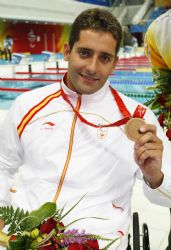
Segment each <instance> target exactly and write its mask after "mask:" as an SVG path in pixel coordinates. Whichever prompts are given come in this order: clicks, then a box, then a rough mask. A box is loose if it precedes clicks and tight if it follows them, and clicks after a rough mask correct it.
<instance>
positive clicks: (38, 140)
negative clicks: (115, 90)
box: [0, 82, 171, 250]
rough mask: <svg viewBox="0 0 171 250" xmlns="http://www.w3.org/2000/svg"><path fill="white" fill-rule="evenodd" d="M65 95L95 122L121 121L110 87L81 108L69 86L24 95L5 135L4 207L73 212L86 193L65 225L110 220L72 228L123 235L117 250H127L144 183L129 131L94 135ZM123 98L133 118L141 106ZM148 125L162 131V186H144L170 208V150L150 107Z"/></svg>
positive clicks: (0, 167) (0, 182) (0, 168)
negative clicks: (138, 185)
mask: <svg viewBox="0 0 171 250" xmlns="http://www.w3.org/2000/svg"><path fill="white" fill-rule="evenodd" d="M61 88H62V89H63V91H64V92H65V94H67V95H68V98H69V99H70V101H71V103H72V104H73V106H74V107H76V108H77V109H79V112H80V114H81V115H82V116H83V117H84V118H85V119H87V120H88V121H90V122H93V123H95V124H98V125H99V124H100V125H102V124H108V123H112V122H114V121H117V120H120V119H121V118H122V114H121V113H120V111H119V109H118V106H117V104H116V102H115V99H114V97H113V95H112V94H111V91H110V89H109V85H108V83H106V84H105V85H104V86H103V87H102V88H101V89H100V90H99V91H98V92H96V93H94V94H91V95H83V96H81V106H80V107H79V105H78V96H77V94H76V93H75V92H73V91H71V90H70V89H68V88H67V87H66V85H65V84H64V83H63V82H62V83H61V84H58V83H55V84H52V85H49V86H46V87H42V88H39V89H35V90H33V91H29V92H26V93H24V94H23V95H21V96H19V97H18V98H17V99H16V100H15V102H14V104H13V106H12V107H11V109H10V111H9V112H8V114H7V116H6V119H5V121H4V122H3V124H2V126H1V128H0V202H1V204H12V205H14V206H16V207H17V206H19V207H23V208H24V209H25V210H32V209H35V208H38V207H39V206H40V205H41V204H42V203H44V202H46V201H53V200H57V204H58V207H59V208H60V207H63V205H64V204H65V205H66V210H67V208H70V207H71V206H72V205H73V204H74V203H76V202H77V201H78V200H79V198H81V197H82V196H83V195H85V194H86V196H85V197H84V198H83V200H82V201H81V202H80V203H79V204H78V205H77V206H76V207H75V209H74V210H73V211H72V212H71V213H70V214H69V215H68V216H67V217H66V218H65V220H64V221H63V222H64V224H66V223H68V222H71V221H72V220H74V219H75V218H81V217H92V216H94V217H101V218H106V219H107V220H97V219H85V220H81V221H79V222H77V223H76V224H74V225H72V228H73V227H74V228H80V229H81V228H82V229H85V230H86V231H87V232H91V233H96V234H103V235H104V236H107V234H109V235H110V236H111V237H116V235H119V236H121V234H120V231H122V232H123V233H124V235H125V236H124V237H121V241H120V240H118V241H117V242H116V245H113V246H112V247H111V249H119V250H125V248H126V244H127V243H126V241H125V239H126V238H127V235H126V234H127V231H128V227H129V223H130V218H131V207H130V205H131V196H132V190H133V186H134V183H135V180H136V177H137V176H138V177H139V178H141V172H140V170H139V167H138V166H137V165H136V163H135V161H134V157H133V147H134V143H133V142H132V141H130V140H129V139H127V137H126V135H125V133H124V125H123V126H121V127H110V128H94V127H91V126H89V125H87V124H85V123H83V122H81V121H80V120H79V118H78V117H77V118H76V116H75V114H74V112H73V110H72V109H71V107H70V106H69V104H68V103H67V102H66V101H65V100H64V99H63V97H62V96H61V91H60V90H61ZM120 96H121V98H122V100H123V102H124V103H125V105H126V107H127V109H128V110H129V112H130V113H131V114H133V112H134V110H135V109H136V107H137V105H138V103H137V102H136V101H134V100H132V99H130V98H128V97H126V96H124V95H122V94H120ZM144 119H145V120H146V121H147V122H148V123H153V124H155V125H156V126H157V133H158V136H159V137H160V138H161V139H162V140H163V142H164V154H163V172H164V180H163V183H162V185H161V187H160V188H158V189H156V190H152V189H150V188H149V187H148V186H147V185H146V184H145V183H144V191H145V194H146V196H147V198H149V199H150V200H151V201H152V202H155V203H157V204H161V205H164V206H168V207H171V154H170V152H171V147H170V143H169V142H168V140H167V138H166V137H165V135H164V133H163V131H162V129H161V127H160V126H159V124H158V122H157V119H156V117H155V115H154V114H153V113H152V112H151V111H150V110H149V109H148V108H147V111H146V113H145V116H144ZM17 128H18V131H17ZM16 172H17V173H18V174H17V181H16V180H15V181H13V176H14V174H15V173H16ZM61 176H62V177H61ZM59 182H60V183H59ZM57 188H58V191H57ZM14 189H15V191H16V192H14ZM10 190H11V191H13V192H10ZM56 192H58V193H56ZM115 234H116V235H115ZM118 244H120V246H119V247H117V245H118Z"/></svg>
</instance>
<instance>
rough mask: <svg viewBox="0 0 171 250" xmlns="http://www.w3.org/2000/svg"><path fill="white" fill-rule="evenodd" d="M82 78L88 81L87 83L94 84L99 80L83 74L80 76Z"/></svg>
mask: <svg viewBox="0 0 171 250" xmlns="http://www.w3.org/2000/svg"><path fill="white" fill-rule="evenodd" d="M80 75H81V77H82V78H84V79H85V80H86V81H89V82H95V81H98V80H99V78H98V77H95V76H91V75H84V74H80Z"/></svg>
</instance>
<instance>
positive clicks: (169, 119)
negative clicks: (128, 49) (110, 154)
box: [145, 10, 171, 250]
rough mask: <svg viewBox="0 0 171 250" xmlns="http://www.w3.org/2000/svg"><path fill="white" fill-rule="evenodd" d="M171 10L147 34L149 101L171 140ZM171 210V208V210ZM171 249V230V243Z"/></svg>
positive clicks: (170, 240)
mask: <svg viewBox="0 0 171 250" xmlns="http://www.w3.org/2000/svg"><path fill="white" fill-rule="evenodd" d="M170 33H171V10H169V11H167V12H166V13H164V14H163V15H161V16H159V17H158V18H157V19H155V20H154V21H153V22H152V23H151V25H150V26H149V28H148V30H147V32H146V35H145V51H146V55H147V57H148V58H149V60H150V62H151V65H152V74H153V79H154V82H155V85H154V89H155V93H156V95H155V96H154V98H153V99H152V100H150V101H149V106H150V108H151V109H154V110H156V109H157V110H158V115H159V117H158V120H159V122H160V125H161V126H162V127H163V130H164V131H165V132H166V136H167V137H168V139H169V140H170V141H171V108H170V107H171V36H170ZM170 211H171V210H170ZM169 249H171V231H170V235H169V245H168V247H167V250H169Z"/></svg>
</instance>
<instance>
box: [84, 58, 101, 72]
mask: <svg viewBox="0 0 171 250" xmlns="http://www.w3.org/2000/svg"><path fill="white" fill-rule="evenodd" d="M98 63H99V62H98V58H97V57H96V56H94V57H92V58H90V60H89V61H88V64H87V70H88V72H89V74H95V73H96V72H97V68H98Z"/></svg>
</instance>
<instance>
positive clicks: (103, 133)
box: [97, 127, 108, 139]
mask: <svg viewBox="0 0 171 250" xmlns="http://www.w3.org/2000/svg"><path fill="white" fill-rule="evenodd" d="M107 132H108V128H103V127H99V128H98V129H97V137H98V138H100V139H104V138H106V136H107Z"/></svg>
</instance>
